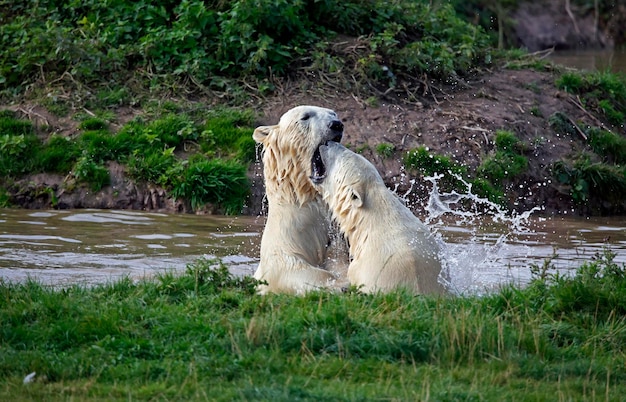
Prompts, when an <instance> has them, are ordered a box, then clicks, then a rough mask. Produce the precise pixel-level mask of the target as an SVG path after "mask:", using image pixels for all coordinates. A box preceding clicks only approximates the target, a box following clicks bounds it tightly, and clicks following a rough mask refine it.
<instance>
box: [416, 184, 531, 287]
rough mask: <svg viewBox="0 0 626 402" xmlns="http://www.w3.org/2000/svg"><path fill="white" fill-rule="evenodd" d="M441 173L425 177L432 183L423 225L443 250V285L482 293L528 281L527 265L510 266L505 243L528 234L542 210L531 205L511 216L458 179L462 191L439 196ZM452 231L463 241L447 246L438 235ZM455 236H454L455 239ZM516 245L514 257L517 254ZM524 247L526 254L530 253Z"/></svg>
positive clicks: (510, 213)
mask: <svg viewBox="0 0 626 402" xmlns="http://www.w3.org/2000/svg"><path fill="white" fill-rule="evenodd" d="M443 177H444V175H443V174H438V175H435V176H432V177H426V178H425V180H426V181H427V182H430V183H431V184H432V188H431V190H430V195H429V198H428V202H427V204H426V206H425V209H426V212H427V216H426V218H425V222H426V224H427V225H428V226H430V228H431V229H432V230H433V232H434V233H436V234H437V235H438V237H439V239H440V242H441V246H442V255H441V258H442V261H443V262H444V273H445V275H443V276H444V277H446V280H445V281H444V282H446V285H447V286H448V288H449V289H450V290H451V291H452V292H453V293H456V294H467V293H472V294H481V293H484V292H487V291H489V290H491V289H494V288H497V287H498V286H500V285H502V284H503V283H509V282H517V283H522V282H526V281H527V280H528V279H529V270H528V269H529V267H523V266H517V267H513V266H512V264H511V260H510V255H511V253H510V252H509V241H510V240H516V239H517V237H518V236H519V235H524V234H528V233H531V229H529V226H528V224H529V218H530V217H531V215H532V214H533V213H534V212H537V211H540V210H541V208H539V207H534V208H532V209H530V210H528V211H524V212H522V213H518V212H516V211H512V212H509V211H507V210H505V209H504V208H502V207H501V206H500V205H498V204H496V203H494V202H492V201H490V200H488V199H487V198H483V197H480V196H478V195H476V194H474V193H473V192H472V184H471V183H468V182H466V181H465V180H463V178H462V177H459V176H456V179H458V180H459V181H461V182H462V183H463V184H464V186H465V187H466V189H467V190H466V192H465V193H462V192H458V191H451V192H442V191H441V190H440V188H439V184H438V183H439V180H440V179H441V178H443ZM451 226H452V227H454V230H455V231H456V232H457V234H458V233H459V232H462V233H463V234H464V236H461V237H462V238H464V239H465V241H463V242H456V243H454V242H449V241H448V240H449V239H446V237H445V236H444V235H443V234H442V231H443V229H444V228H446V229H448V230H449V229H450V227H451ZM458 237H459V236H455V238H458ZM519 251H520V250H519V245H517V246H516V254H518V258H521V259H523V258H524V257H523V256H519ZM530 252H531V251H530V249H528V253H530Z"/></svg>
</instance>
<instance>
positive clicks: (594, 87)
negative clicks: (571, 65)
mask: <svg viewBox="0 0 626 402" xmlns="http://www.w3.org/2000/svg"><path fill="white" fill-rule="evenodd" d="M556 86H557V87H558V88H560V89H563V90H565V91H567V92H570V93H573V94H576V95H579V96H580V98H581V101H582V104H583V105H584V106H585V107H586V108H588V109H590V110H591V111H593V112H596V113H598V114H599V115H604V117H605V118H606V120H607V121H608V122H609V123H610V124H612V125H613V126H615V127H617V128H620V127H623V125H624V124H625V123H626V118H625V116H626V79H625V78H624V76H623V75H618V74H614V73H611V72H609V71H599V72H593V73H582V72H568V73H565V74H562V75H561V76H560V77H559V78H558V79H557V80H556Z"/></svg>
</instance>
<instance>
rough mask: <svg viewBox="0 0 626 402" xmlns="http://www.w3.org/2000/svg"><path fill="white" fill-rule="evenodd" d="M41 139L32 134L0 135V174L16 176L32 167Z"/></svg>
mask: <svg viewBox="0 0 626 402" xmlns="http://www.w3.org/2000/svg"><path fill="white" fill-rule="evenodd" d="M40 147H41V141H40V140H39V139H38V138H37V137H36V136H35V135H33V134H19V135H14V134H4V135H0V176H17V175H21V174H23V173H26V172H28V171H30V170H31V169H32V168H33V155H35V154H36V153H37V152H38V151H39V148H40Z"/></svg>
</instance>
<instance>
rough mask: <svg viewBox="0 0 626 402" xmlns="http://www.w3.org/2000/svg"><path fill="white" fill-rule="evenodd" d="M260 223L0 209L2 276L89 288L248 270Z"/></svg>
mask: <svg viewBox="0 0 626 402" xmlns="http://www.w3.org/2000/svg"><path fill="white" fill-rule="evenodd" d="M261 230H262V222H261V223H259V222H257V220H256V219H250V218H234V217H223V216H195V215H165V214H157V213H145V212H134V211H112V210H106V211H105V210H73V211H56V210H46V211H33V210H18V209H0V277H2V278H4V279H9V280H24V279H26V278H28V277H29V276H30V277H33V278H37V279H39V280H41V281H43V282H45V283H50V284H55V285H62V284H69V283H77V282H78V283H94V282H102V281H107V280H112V279H116V278H119V277H122V276H126V275H128V276H131V277H133V278H140V277H143V276H150V275H153V274H154V273H156V272H159V271H163V270H183V269H184V268H185V267H186V265H187V264H188V263H190V262H193V261H195V260H197V259H198V258H202V257H204V258H216V257H219V258H221V259H222V260H223V261H224V262H225V263H227V264H228V265H229V266H231V268H232V270H233V271H234V272H237V273H241V274H248V273H251V272H254V268H255V264H256V262H257V255H258V243H259V239H260V231H261Z"/></svg>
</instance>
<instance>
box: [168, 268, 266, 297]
mask: <svg viewBox="0 0 626 402" xmlns="http://www.w3.org/2000/svg"><path fill="white" fill-rule="evenodd" d="M156 280H157V281H156V283H157V291H158V292H159V293H161V294H163V295H166V296H168V298H169V299H170V300H171V301H174V302H179V303H180V302H184V300H185V299H186V298H188V297H199V296H207V295H220V293H222V292H224V293H226V292H229V293H232V292H236V293H240V294H242V295H247V296H252V295H254V294H255V293H256V286H257V285H258V283H259V281H257V280H255V279H254V278H253V277H251V276H235V275H233V274H232V273H231V272H230V271H229V269H228V266H226V265H225V264H224V263H222V261H220V260H212V259H206V258H202V259H199V260H196V261H194V262H192V263H190V264H188V265H187V269H186V271H185V274H184V275H180V274H175V273H172V272H169V273H164V274H160V275H158V276H157V278H156ZM235 303H236V302H235ZM233 307H237V304H235V305H234V306H233Z"/></svg>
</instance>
